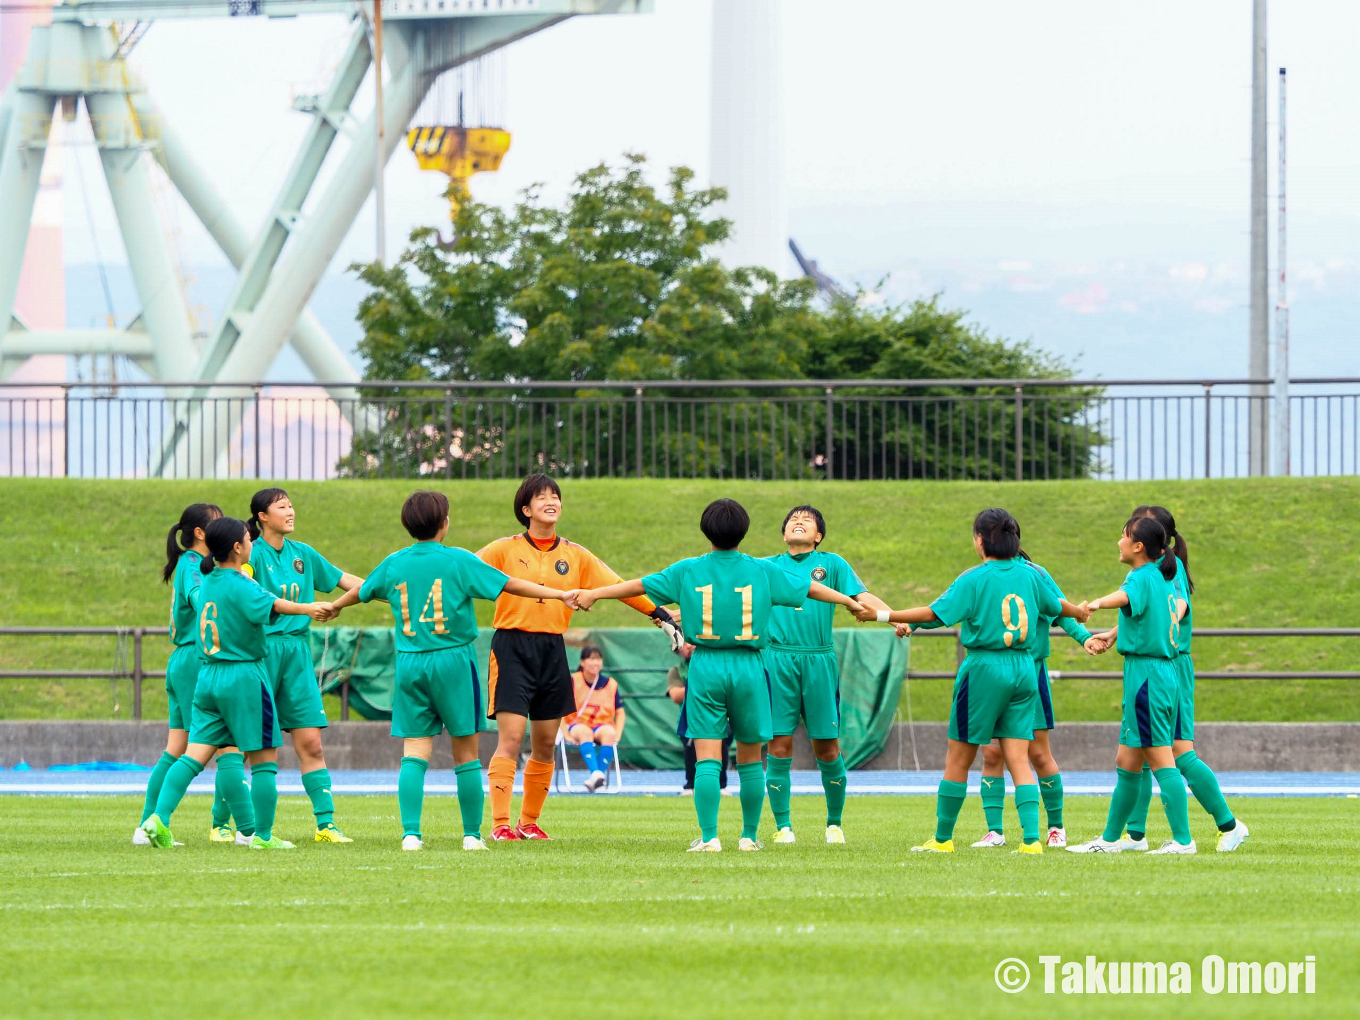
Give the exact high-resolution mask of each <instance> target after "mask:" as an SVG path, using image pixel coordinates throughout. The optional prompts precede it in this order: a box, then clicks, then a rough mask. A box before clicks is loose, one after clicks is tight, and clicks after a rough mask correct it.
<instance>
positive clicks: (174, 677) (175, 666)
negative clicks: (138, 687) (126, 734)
mask: <svg viewBox="0 0 1360 1020" xmlns="http://www.w3.org/2000/svg"><path fill="white" fill-rule="evenodd" d="M202 668H203V656H202V655H200V654H199V652H198V645H175V650H174V651H173V652H171V653H170V662H169V663H168V664H167V665H166V667H165V694H166V696H167V697H168V698H169V699H170V729H172V730H187V729H188V728H189V724H190V723H191V722H193V717H194V687H195V686H197V684H198V671H199V670H200V669H202Z"/></svg>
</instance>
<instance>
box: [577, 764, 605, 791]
mask: <svg viewBox="0 0 1360 1020" xmlns="http://www.w3.org/2000/svg"><path fill="white" fill-rule="evenodd" d="M604 783H605V775H604V773H603V772H601V771H600V770H599V769H596V770H595V771H594V772H592V773H591V774H590V778H588V779H587V780H586V781H585V782H584V783H582V784H581V785H582V786H584V787H585V788H586V789H587V790H589V791H590V792H591V793H594V792H595V791H596V790H598V789H599V788H600V787H602V786H603V785H604Z"/></svg>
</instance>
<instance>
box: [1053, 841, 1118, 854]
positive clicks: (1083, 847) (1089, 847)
mask: <svg viewBox="0 0 1360 1020" xmlns="http://www.w3.org/2000/svg"><path fill="white" fill-rule="evenodd" d="M1123 849H1124V847H1123V845H1122V844H1121V843H1120V842H1119V840H1117V839H1112V840H1104V839H1093V840H1091V842H1089V843H1078V844H1077V845H1076V846H1069V847H1068V848H1067V852H1068V853H1069V854H1117V853H1119V852H1120V851H1122V850H1123Z"/></svg>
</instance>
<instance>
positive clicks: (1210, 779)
mask: <svg viewBox="0 0 1360 1020" xmlns="http://www.w3.org/2000/svg"><path fill="white" fill-rule="evenodd" d="M1176 768H1178V769H1180V770H1181V775H1183V776H1184V777H1185V784H1186V785H1187V786H1188V787H1190V792H1191V793H1193V794H1194V795H1195V800H1197V801H1199V804H1200V807H1202V808H1204V810H1205V811H1207V812H1209V814H1211V815H1213V817H1214V824H1215V825H1217V826H1218V828H1219V831H1220V832H1231V831H1232V830H1233V829H1235V828H1236V827H1237V819H1235V818H1234V817H1233V813H1232V810H1231V809H1230V808H1229V807H1228V802H1227V800H1225V799H1224V797H1223V791H1222V790H1220V789H1219V788H1218V776H1216V775H1214V770H1213V769H1211V768H1210V767H1209V766H1208V765H1205V764H1204V762H1202V761H1200V760H1199V755H1197V754H1195V752H1194V751H1186V752H1185V753H1184V754H1183V755H1181V756H1180V757H1179V758H1177V759H1176Z"/></svg>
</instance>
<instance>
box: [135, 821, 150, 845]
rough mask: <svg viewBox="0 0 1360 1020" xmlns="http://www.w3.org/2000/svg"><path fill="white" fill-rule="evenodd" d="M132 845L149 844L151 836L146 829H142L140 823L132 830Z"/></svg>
mask: <svg viewBox="0 0 1360 1020" xmlns="http://www.w3.org/2000/svg"><path fill="white" fill-rule="evenodd" d="M132 845H133V846H150V845H151V837H150V836H148V835H147V834H146V830H144V829H143V828H142V827H141V826H140V825H139V826H137V828H135V829H133V830H132Z"/></svg>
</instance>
